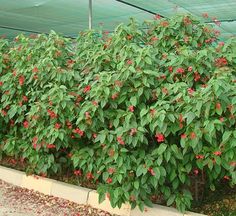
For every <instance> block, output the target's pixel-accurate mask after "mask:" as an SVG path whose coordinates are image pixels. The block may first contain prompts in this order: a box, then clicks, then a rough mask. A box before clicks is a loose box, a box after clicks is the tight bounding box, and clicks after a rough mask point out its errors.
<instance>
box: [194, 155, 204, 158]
mask: <svg viewBox="0 0 236 216" xmlns="http://www.w3.org/2000/svg"><path fill="white" fill-rule="evenodd" d="M204 157H205V156H204V155H196V159H204Z"/></svg>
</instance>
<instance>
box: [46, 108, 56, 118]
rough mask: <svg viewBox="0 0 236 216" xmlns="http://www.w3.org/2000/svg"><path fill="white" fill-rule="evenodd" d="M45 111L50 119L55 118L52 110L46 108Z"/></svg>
mask: <svg viewBox="0 0 236 216" xmlns="http://www.w3.org/2000/svg"><path fill="white" fill-rule="evenodd" d="M47 112H48V115H49V116H50V118H51V119H54V118H57V114H56V113H55V112H53V111H52V110H48V111H47Z"/></svg>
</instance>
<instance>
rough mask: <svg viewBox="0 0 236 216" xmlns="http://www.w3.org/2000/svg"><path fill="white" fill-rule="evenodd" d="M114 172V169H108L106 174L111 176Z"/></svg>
mask: <svg viewBox="0 0 236 216" xmlns="http://www.w3.org/2000/svg"><path fill="white" fill-rule="evenodd" d="M115 171H116V169H115V168H109V169H108V173H109V174H113V173H114V172H115Z"/></svg>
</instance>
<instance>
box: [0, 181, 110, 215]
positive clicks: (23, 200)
mask: <svg viewBox="0 0 236 216" xmlns="http://www.w3.org/2000/svg"><path fill="white" fill-rule="evenodd" d="M55 215H56V216H111V214H109V213H108V212H104V211H102V210H98V209H94V208H91V207H90V206H85V205H78V204H76V203H73V202H70V201H67V200H64V199H59V198H56V197H52V196H48V195H43V194H41V193H37V192H33V191H31V190H27V189H22V188H20V187H16V186H13V185H10V184H7V183H5V182H3V181H1V180H0V216H55Z"/></svg>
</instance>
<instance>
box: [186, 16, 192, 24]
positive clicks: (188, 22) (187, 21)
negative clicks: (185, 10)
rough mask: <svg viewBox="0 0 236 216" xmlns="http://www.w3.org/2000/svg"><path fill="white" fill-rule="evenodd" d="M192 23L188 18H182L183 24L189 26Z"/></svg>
mask: <svg viewBox="0 0 236 216" xmlns="http://www.w3.org/2000/svg"><path fill="white" fill-rule="evenodd" d="M191 23H192V21H191V20H190V19H189V18H188V17H184V24H185V25H190V24H191Z"/></svg>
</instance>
